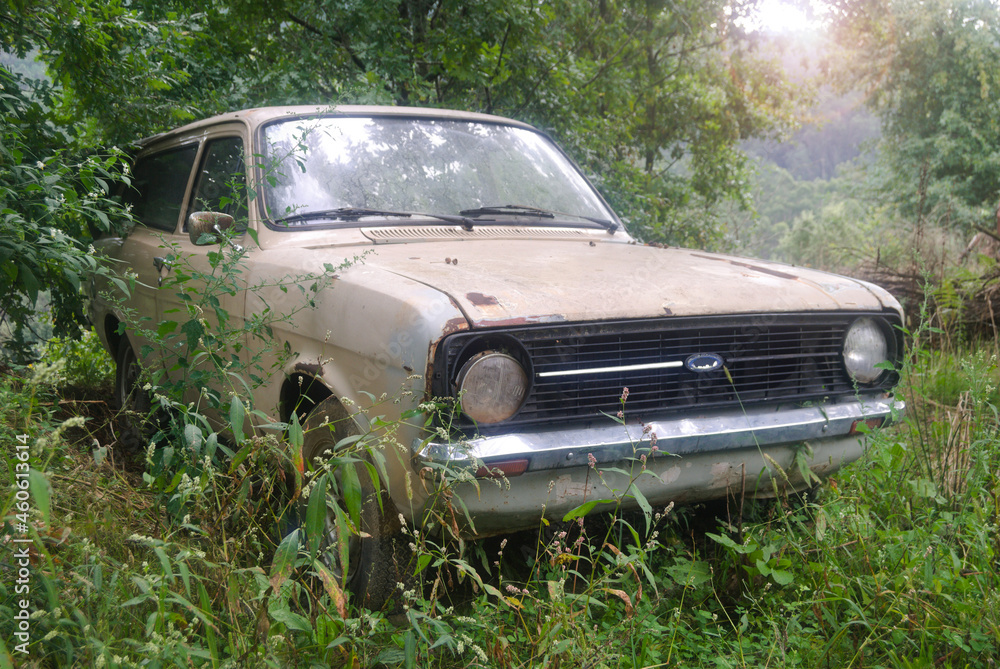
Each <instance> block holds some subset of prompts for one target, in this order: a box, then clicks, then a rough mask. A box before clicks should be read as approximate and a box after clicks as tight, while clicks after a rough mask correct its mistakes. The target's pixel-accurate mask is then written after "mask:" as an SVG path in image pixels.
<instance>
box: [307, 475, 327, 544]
mask: <svg viewBox="0 0 1000 669" xmlns="http://www.w3.org/2000/svg"><path fill="white" fill-rule="evenodd" d="M326 477H327V474H325V473H324V474H323V475H322V476H320V477H319V478H318V479H316V483H315V484H314V485H313V488H312V491H311V492H310V493H309V505H308V507H307V508H306V536H307V537H308V538H309V559H310V560H315V559H316V553H317V552H318V551H319V545H320V542H322V541H323V537H324V535H325V534H326V518H327V512H326Z"/></svg>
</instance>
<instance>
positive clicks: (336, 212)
mask: <svg viewBox="0 0 1000 669" xmlns="http://www.w3.org/2000/svg"><path fill="white" fill-rule="evenodd" d="M364 216H399V217H402V218H410V217H412V216H426V217H427V218H436V219H438V220H439V221H444V222H445V223H452V224H454V225H461V226H462V229H464V230H468V231H471V230H472V225H473V223H472V219H469V218H466V217H465V216H451V215H449V214H427V213H424V212H418V211H386V210H384V209H368V208H366V207H337V208H336V209H320V210H317V211H306V212H303V213H301V214H293V215H291V216H285V217H284V218H279V219H278V220H277V221H275V222H276V223H282V222H285V223H287V222H289V221H313V220H316V219H320V218H331V219H335V220H341V221H356V220H358V219H359V218H362V217H364Z"/></svg>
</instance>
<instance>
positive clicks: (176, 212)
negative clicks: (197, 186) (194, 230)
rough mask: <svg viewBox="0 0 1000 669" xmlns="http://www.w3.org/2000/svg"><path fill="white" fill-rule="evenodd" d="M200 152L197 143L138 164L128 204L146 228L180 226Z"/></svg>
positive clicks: (141, 160)
mask: <svg viewBox="0 0 1000 669" xmlns="http://www.w3.org/2000/svg"><path fill="white" fill-rule="evenodd" d="M197 152H198V146H197V144H192V145H191V146H184V147H181V148H179V149H172V150H170V151H164V152H163V153H157V154H154V155H151V156H146V157H145V158H141V159H140V160H138V161H137V162H136V164H135V168H134V169H133V175H134V178H133V181H132V185H133V186H134V188H132V189H130V190H129V191H128V192H127V194H126V196H125V202H126V203H127V204H131V205H132V214H133V216H135V218H136V219H137V220H139V221H140V222H141V223H142V224H143V225H146V226H148V227H150V228H156V229H157V230H163V231H166V232H173V231H174V229H175V228H176V227H177V219H178V217H179V216H180V215H181V207H182V205H183V204H184V191H185V190H187V184H188V179H189V178H190V176H191V168H192V167H193V166H194V158H195V154H197Z"/></svg>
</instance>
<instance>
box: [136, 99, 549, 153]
mask: <svg viewBox="0 0 1000 669" xmlns="http://www.w3.org/2000/svg"><path fill="white" fill-rule="evenodd" d="M289 116H399V117H411V118H412V117H418V118H429V119H447V120H459V121H479V122H483V123H502V124H504V125H513V126H518V127H522V128H526V129H529V130H536V128H534V127H533V126H531V125H528V124H527V123H522V122H521V121H515V120H512V119H509V118H504V117H502V116H493V115H491V114H480V113H477V112H465V111H457V110H454V109H436V108H433V107H390V106H376V105H325V106H324V105H291V106H284V107H254V108H251V109H243V110H240V111H235V112H229V113H227V114H219V115H218V116H211V117H209V118H205V119H202V120H200V121H194V122H192V123H188V124H187V125H184V126H181V127H179V128H175V129H173V130H168V131H167V132H162V133H159V134H156V135H152V136H150V137H146V138H144V139H142V140H140V141H139V142H138V145H139V147H140V148H144V147H146V146H149V145H150V144H152V143H154V142H159V141H161V140H164V139H168V138H171V137H175V136H179V135H184V134H187V133H190V132H197V131H198V130H201V129H203V128H207V127H209V126H213V125H218V124H220V123H232V122H240V123H244V124H246V125H249V126H251V127H256V126H260V125H263V124H264V123H267V122H268V121H273V120H275V119H280V118H284V117H289Z"/></svg>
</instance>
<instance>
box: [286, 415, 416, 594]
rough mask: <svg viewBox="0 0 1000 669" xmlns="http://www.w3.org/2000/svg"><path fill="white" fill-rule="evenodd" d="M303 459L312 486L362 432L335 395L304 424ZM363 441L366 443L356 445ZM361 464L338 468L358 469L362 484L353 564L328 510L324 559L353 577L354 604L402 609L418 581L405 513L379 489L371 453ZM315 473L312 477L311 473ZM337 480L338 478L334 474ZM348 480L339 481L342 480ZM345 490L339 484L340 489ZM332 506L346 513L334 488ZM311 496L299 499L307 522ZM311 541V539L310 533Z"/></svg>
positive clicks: (361, 456) (351, 539) (351, 547)
mask: <svg viewBox="0 0 1000 669" xmlns="http://www.w3.org/2000/svg"><path fill="white" fill-rule="evenodd" d="M302 429H303V443H302V457H303V460H304V462H305V467H306V481H307V482H308V481H309V480H311V479H312V478H315V476H318V475H319V474H320V473H321V472H322V471H323V467H324V464H325V463H326V462H327V461H329V460H330V458H331V457H337V456H342V455H344V449H341V450H340V452H339V453H338V449H337V444H338V443H339V442H340V441H341V440H343V439H344V438H346V437H349V436H353V435H358V434H361V433H362V432H361V428H360V427H359V426H358V424H357V422H355V420H354V419H353V417H351V416H350V415H349V414H348V413H347V411H346V410H345V409H344V407H343V405H341V403H340V402H339V401H338V400H337V398H335V397H330V398H327V399H326V400H323V401H322V402H320V403H319V404H318V405H317V406H316V407H315V408H314V409H313V410H312V411H311V412H310V413H309V416H308V417H307V418H306V421H305V423H304V424H303V426H302ZM360 443H363V440H362V441H358V442H355V444H360ZM356 457H357V459H358V462H351V463H341V464H339V465H337V466H338V467H354V469H355V472H356V473H357V480H358V481H359V483H360V484H361V517H360V520H361V523H360V527H359V528H358V529H360V531H361V535H360V536H358V535H355V534H353V533H352V534H351V535H350V536H348V537H347V539H346V540H347V546H348V551H347V553H348V556H349V557H348V564H346V565H344V564H342V563H341V562H342V561H341V557H340V550H339V546H340V536H339V530H338V523H337V518H336V515H337V514H336V512H335V511H334V510H333V509H330V508H328V510H327V517H326V523H325V527H324V530H323V537H322V539H321V541H320V557H321V559H322V560H323V562H324V563H325V564H326V565H327V566H328V567H329V568H330V570H331V571H332V572H333V573H334V576H336V577H337V578H338V579H342V578H343V574H344V573H345V571H346V573H347V578H346V583H347V589H348V590H349V591H350V592H351V593H352V594H353V596H354V601H355V602H357V603H360V605H361V606H364V607H365V608H368V609H371V610H382V609H390V610H395V609H398V608H399V607H400V606H401V604H402V601H401V598H400V588H399V587H398V585H397V584H398V583H402V584H403V585H404V587H406V588H408V587H409V586H410V584H411V583H412V581H413V567H412V564H411V562H412V560H411V557H412V551H410V549H409V543H408V540H407V537H406V536H405V535H404V534H403V532H402V525H401V523H400V520H399V511H398V510H397V509H396V506H395V504H393V502H392V500H391V499H390V497H389V494H388V491H387V490H386V489H385V487H384V486H382V485H379V486H376V485H375V482H373V480H372V473H371V471H372V470H371V469H370V468H369V467H368V466H367V464H366V462H368V461H369V458H368V454H367V453H365V451H364V450H363V449H362V450H361V451H360V452H357V453H356ZM310 474H311V475H310ZM334 476H335V477H336V476H337V473H336V470H334ZM342 479H343V477H342V476H341V477H339V479H338V482H339V481H342ZM338 488H339V485H338ZM327 496H328V502H327V503H328V504H329V503H330V501H331V498H332V501H333V502H334V503H336V504H339V505H340V507H341V509H344V508H345V506H344V502H343V500H342V499H341V498H340V496H339V495H338V494H337V492H336V491H335V490H334V489H333V486H330V487H329V488H328V489H327ZM308 501H309V500H308V498H306V497H303V498H302V499H300V500H299V512H298V516H299V518H300V522H302V521H304V519H305V512H306V508H307V505H308ZM306 541H307V542H308V541H309V538H308V534H307V538H306Z"/></svg>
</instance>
